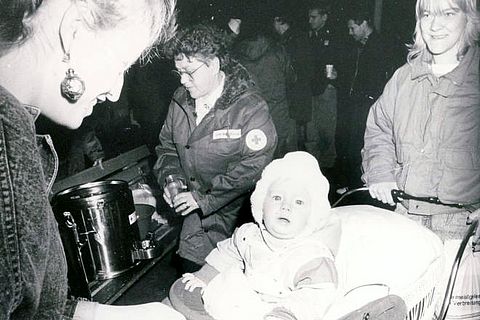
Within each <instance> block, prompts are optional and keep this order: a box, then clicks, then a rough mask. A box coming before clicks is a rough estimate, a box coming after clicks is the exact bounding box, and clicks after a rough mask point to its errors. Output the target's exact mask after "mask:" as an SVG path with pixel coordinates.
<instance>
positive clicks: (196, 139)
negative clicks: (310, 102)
mask: <svg viewBox="0 0 480 320" xmlns="http://www.w3.org/2000/svg"><path fill="white" fill-rule="evenodd" d="M224 72H225V75H226V77H225V85H224V89H223V93H222V95H221V97H220V98H219V99H218V100H217V102H216V104H215V106H214V108H212V110H210V112H209V113H208V114H207V115H206V116H205V117H204V118H203V120H202V121H201V122H200V124H199V125H198V126H196V124H195V115H194V111H195V104H194V100H193V99H192V98H191V97H190V95H189V93H188V91H186V90H185V88H184V87H180V88H179V89H178V90H177V91H176V92H175V94H174V98H173V100H172V103H171V104H170V108H169V111H168V114H167V118H166V120H165V123H164V125H163V128H162V130H161V132H160V144H159V145H158V146H157V148H156V152H157V156H158V160H157V162H156V164H155V167H154V171H155V172H156V174H157V176H158V182H159V183H160V185H163V183H164V179H165V176H166V175H168V174H170V173H180V174H182V175H184V177H185V178H186V180H187V183H188V187H189V190H190V191H192V193H193V196H194V197H195V200H196V201H197V203H198V205H199V206H200V208H201V211H202V214H201V217H200V221H199V222H198V221H197V219H196V217H195V214H191V215H188V216H187V217H186V218H185V220H184V222H183V227H182V234H181V239H180V248H179V254H180V256H182V257H184V258H186V259H189V260H192V261H194V262H196V263H200V264H203V263H204V261H203V259H204V258H205V257H206V255H207V254H208V253H209V252H210V250H211V249H213V248H214V246H215V244H216V242H218V241H220V240H223V239H226V238H228V237H229V236H230V235H231V234H232V232H233V230H234V228H235V226H236V223H237V220H238V218H239V213H240V208H241V206H242V204H243V202H244V200H245V199H246V197H247V196H248V193H249V191H251V190H252V189H253V188H254V186H255V183H256V181H257V180H258V179H259V178H260V175H261V172H262V170H263V168H264V167H265V166H266V165H267V164H268V163H269V162H270V161H271V160H272V156H273V152H274V150H275V147H276V143H277V135H276V132H275V127H274V125H273V122H272V119H271V117H270V114H269V112H268V106H267V104H266V103H265V100H264V99H263V98H262V97H261V96H260V95H259V94H258V93H257V92H255V91H254V90H253V89H252V85H253V83H252V81H251V80H250V78H249V75H248V73H247V71H246V70H245V68H244V67H243V66H241V65H240V64H238V63H237V62H234V61H232V62H231V63H230V64H229V65H227V66H225V67H224ZM262 143H264V145H262ZM198 224H200V225H198ZM198 231H204V232H206V234H207V236H208V238H209V239H208V240H209V241H207V239H204V240H203V243H199V239H195V237H194V235H195V233H197V232H198Z"/></svg>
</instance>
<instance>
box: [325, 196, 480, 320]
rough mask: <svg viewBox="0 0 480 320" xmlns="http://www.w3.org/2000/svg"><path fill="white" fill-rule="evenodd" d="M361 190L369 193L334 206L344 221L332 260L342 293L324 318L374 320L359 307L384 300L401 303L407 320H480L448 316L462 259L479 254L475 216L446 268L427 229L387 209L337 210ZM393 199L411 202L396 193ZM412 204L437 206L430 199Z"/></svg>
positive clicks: (436, 240) (351, 207) (436, 241)
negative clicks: (471, 253)
mask: <svg viewBox="0 0 480 320" xmlns="http://www.w3.org/2000/svg"><path fill="white" fill-rule="evenodd" d="M365 190H368V189H367V188H360V189H355V190H351V191H349V192H348V193H346V194H344V196H343V197H341V198H340V199H339V200H338V201H337V202H335V203H334V204H333V207H335V209H334V211H336V212H337V214H338V215H339V216H340V219H341V220H342V242H341V245H340V246H341V248H340V250H339V254H338V256H337V258H336V261H337V268H338V270H339V283H340V286H343V288H342V291H343V293H344V294H343V296H341V297H339V299H338V300H337V302H336V303H334V305H333V306H332V308H331V309H330V310H329V311H328V312H327V315H326V317H325V319H328V320H330V319H343V317H345V314H353V315H354V316H353V317H351V318H348V317H345V319H358V320H367V319H376V315H375V314H370V312H369V310H368V308H362V306H364V305H367V304H368V303H369V302H371V301H374V300H376V299H378V298H381V297H386V296H399V297H401V298H402V299H403V301H404V302H405V305H406V310H407V316H406V318H405V319H407V320H410V319H418V320H437V319H439V320H445V319H480V315H471V316H470V317H468V316H467V317H465V318H463V317H460V318H456V317H449V316H447V312H448V310H449V306H450V304H451V301H452V293H453V290H454V288H455V282H456V278H457V274H458V271H459V267H460V263H461V259H462V256H464V253H465V252H466V250H469V249H472V250H473V251H474V252H477V251H480V243H479V241H478V238H479V233H480V232H479V228H478V217H477V218H475V219H472V221H471V224H470V227H469V229H468V231H467V232H466V234H465V236H464V238H463V241H462V242H461V245H460V247H459V249H458V252H457V255H456V258H455V260H454V263H453V265H445V259H444V257H443V250H444V249H443V243H442V242H441V240H440V239H439V238H438V237H437V236H436V235H434V234H433V232H431V231H430V230H428V229H426V228H424V227H422V226H419V225H418V224H417V223H415V222H413V221H411V220H410V221H409V219H408V218H405V217H403V216H402V215H399V214H395V213H393V212H389V211H387V210H385V209H380V208H376V207H373V206H365V205H349V206H338V204H339V203H340V202H341V201H342V200H343V198H344V197H345V196H348V195H349V194H351V193H354V192H358V191H365ZM393 195H394V198H398V197H401V198H404V199H405V198H407V197H410V196H409V195H406V194H405V193H403V192H401V191H398V190H395V191H394V193H393ZM416 199H417V200H425V201H436V202H437V203H438V199H433V198H425V199H423V198H420V199H419V198H416ZM472 216H473V215H472ZM405 234H407V235H408V236H405ZM471 239H473V241H471ZM445 270H446V271H445ZM448 271H449V276H448V277H447V280H445V279H446V277H445V272H447V273H448ZM479 272H480V271H479ZM342 277H343V278H342ZM439 306H441V307H440V308H439ZM355 310H357V313H355ZM358 310H361V311H362V313H358ZM439 310H440V311H439ZM377 311H378V310H377ZM435 311H437V312H435ZM374 313H375V312H374ZM378 318H379V319H389V318H388V316H387V317H385V316H384V317H381V316H378Z"/></svg>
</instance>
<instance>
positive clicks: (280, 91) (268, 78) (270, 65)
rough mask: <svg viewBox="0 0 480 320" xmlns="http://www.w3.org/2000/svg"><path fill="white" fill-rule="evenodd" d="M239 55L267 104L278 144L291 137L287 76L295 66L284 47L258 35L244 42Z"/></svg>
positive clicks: (237, 49) (237, 50)
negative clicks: (289, 132)
mask: <svg viewBox="0 0 480 320" xmlns="http://www.w3.org/2000/svg"><path fill="white" fill-rule="evenodd" d="M235 48H236V53H237V56H238V58H239V61H240V62H241V63H242V65H243V66H245V68H247V70H248V72H249V73H250V75H251V76H252V78H253V80H254V82H255V86H256V87H257V88H258V90H259V91H260V93H261V95H262V97H263V98H264V99H265V100H266V101H267V104H268V107H269V109H270V114H271V115H272V118H273V122H274V123H275V127H276V129H277V134H278V137H279V141H280V140H281V141H285V140H286V139H287V135H288V125H289V121H288V119H289V115H288V105H287V90H286V82H287V76H289V75H290V76H291V71H292V66H291V63H290V59H289V57H288V55H287V52H286V50H285V48H284V47H283V46H281V45H279V44H277V43H275V41H274V40H273V39H271V38H269V37H266V36H263V35H258V36H254V37H251V38H248V39H244V40H241V41H240V42H239V43H238V44H237V45H236V47H235Z"/></svg>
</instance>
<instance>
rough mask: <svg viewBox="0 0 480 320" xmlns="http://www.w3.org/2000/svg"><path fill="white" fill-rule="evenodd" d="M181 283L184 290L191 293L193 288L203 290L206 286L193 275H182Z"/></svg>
mask: <svg viewBox="0 0 480 320" xmlns="http://www.w3.org/2000/svg"><path fill="white" fill-rule="evenodd" d="M182 282H183V283H185V290H188V291H190V292H192V291H193V290H195V288H200V289H202V290H201V292H202V293H203V289H205V287H206V286H207V284H206V283H205V282H203V281H202V280H200V279H199V278H197V277H196V276H195V275H194V274H193V273H184V274H183V275H182Z"/></svg>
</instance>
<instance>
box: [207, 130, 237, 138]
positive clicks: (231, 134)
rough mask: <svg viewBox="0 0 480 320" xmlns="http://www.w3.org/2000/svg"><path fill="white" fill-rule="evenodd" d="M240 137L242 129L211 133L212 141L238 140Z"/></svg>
mask: <svg viewBox="0 0 480 320" xmlns="http://www.w3.org/2000/svg"><path fill="white" fill-rule="evenodd" d="M241 137H242V129H222V130H215V131H213V140H217V139H239V138H241Z"/></svg>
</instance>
